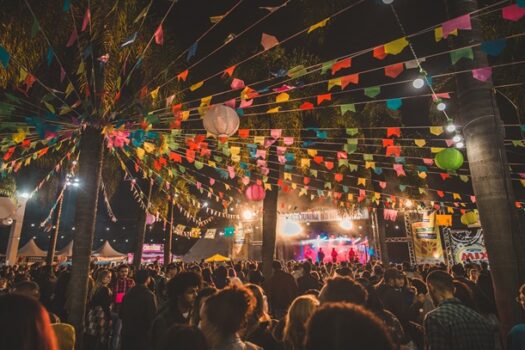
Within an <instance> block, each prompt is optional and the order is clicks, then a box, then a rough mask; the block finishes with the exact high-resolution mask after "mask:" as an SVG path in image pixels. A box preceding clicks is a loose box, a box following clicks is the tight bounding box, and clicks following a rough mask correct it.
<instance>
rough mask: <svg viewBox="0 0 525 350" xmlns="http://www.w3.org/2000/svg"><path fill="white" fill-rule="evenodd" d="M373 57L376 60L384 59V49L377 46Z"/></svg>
mask: <svg viewBox="0 0 525 350" xmlns="http://www.w3.org/2000/svg"><path fill="white" fill-rule="evenodd" d="M374 57H375V58H377V59H378V60H382V59H383V58H385V57H386V53H385V47H384V46H383V45H381V46H378V47H376V48H375V49H374Z"/></svg>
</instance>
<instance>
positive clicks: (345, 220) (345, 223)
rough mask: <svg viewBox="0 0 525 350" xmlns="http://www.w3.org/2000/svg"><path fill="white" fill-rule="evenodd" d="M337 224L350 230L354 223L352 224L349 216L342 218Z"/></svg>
mask: <svg viewBox="0 0 525 350" xmlns="http://www.w3.org/2000/svg"><path fill="white" fill-rule="evenodd" d="M339 226H340V227H341V228H342V229H343V230H351V229H352V228H353V227H354V224H353V222H352V220H350V219H349V218H343V219H342V220H341V221H340V222H339Z"/></svg>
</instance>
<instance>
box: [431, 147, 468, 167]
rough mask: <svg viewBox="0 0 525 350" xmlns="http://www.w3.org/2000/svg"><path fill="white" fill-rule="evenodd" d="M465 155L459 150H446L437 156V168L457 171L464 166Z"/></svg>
mask: <svg viewBox="0 0 525 350" xmlns="http://www.w3.org/2000/svg"><path fill="white" fill-rule="evenodd" d="M463 160H464V159H463V153H461V151H459V150H458V149H457V148H446V149H444V150H442V151H440V152H439V153H438V154H436V157H435V158H434V161H435V163H436V166H437V167H438V168H440V169H443V170H457V169H459V168H461V166H462V165H463Z"/></svg>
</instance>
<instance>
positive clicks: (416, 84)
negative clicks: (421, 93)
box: [412, 78, 425, 89]
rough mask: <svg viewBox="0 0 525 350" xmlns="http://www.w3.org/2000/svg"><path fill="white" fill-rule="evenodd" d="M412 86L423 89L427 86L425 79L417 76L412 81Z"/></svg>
mask: <svg viewBox="0 0 525 350" xmlns="http://www.w3.org/2000/svg"><path fill="white" fill-rule="evenodd" d="M412 86H413V87H414V88H416V89H421V88H422V87H423V86H425V81H424V80H423V79H422V78H417V79H415V80H414V81H413V82H412Z"/></svg>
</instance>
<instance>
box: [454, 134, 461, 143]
mask: <svg viewBox="0 0 525 350" xmlns="http://www.w3.org/2000/svg"><path fill="white" fill-rule="evenodd" d="M461 140H463V138H462V137H461V135H454V137H453V138H452V141H454V142H455V143H458V142H461Z"/></svg>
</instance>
